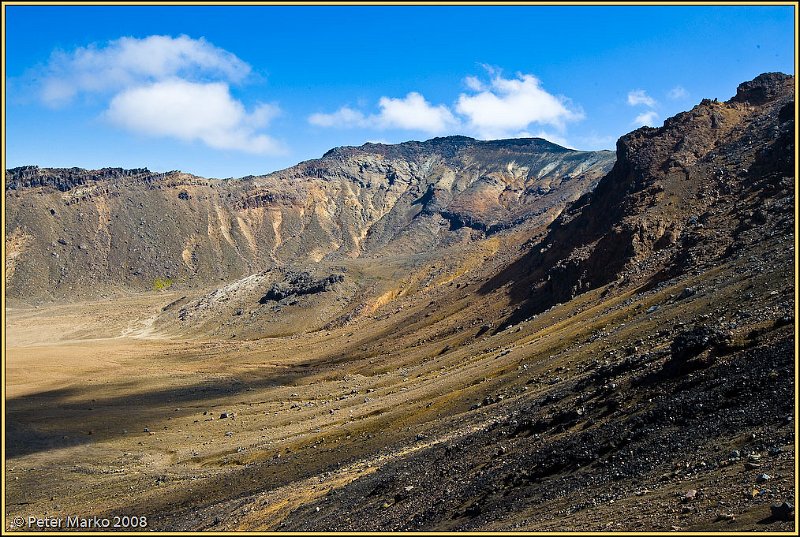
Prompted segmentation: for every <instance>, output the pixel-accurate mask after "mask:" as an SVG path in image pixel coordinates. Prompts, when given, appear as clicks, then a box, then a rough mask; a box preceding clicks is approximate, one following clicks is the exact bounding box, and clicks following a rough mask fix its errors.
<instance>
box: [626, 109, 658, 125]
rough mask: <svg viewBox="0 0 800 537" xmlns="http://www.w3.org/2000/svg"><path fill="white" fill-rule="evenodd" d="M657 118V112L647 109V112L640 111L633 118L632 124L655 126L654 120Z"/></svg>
mask: <svg viewBox="0 0 800 537" xmlns="http://www.w3.org/2000/svg"><path fill="white" fill-rule="evenodd" d="M657 119H658V114H657V113H656V112H655V110H648V111H647V112H642V113H641V114H639V115H638V116H636V118H635V119H634V120H633V122H632V124H633V125H637V126H639V127H641V126H642V125H647V126H648V127H653V126H655V122H656V120H657Z"/></svg>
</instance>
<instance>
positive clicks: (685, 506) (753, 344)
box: [6, 73, 797, 532]
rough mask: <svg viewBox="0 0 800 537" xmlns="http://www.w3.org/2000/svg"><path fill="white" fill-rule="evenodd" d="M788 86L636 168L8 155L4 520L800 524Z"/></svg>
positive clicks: (735, 101)
mask: <svg viewBox="0 0 800 537" xmlns="http://www.w3.org/2000/svg"><path fill="white" fill-rule="evenodd" d="M794 94H795V79H794V77H793V76H789V75H783V74H780V73H766V74H763V75H760V76H758V77H756V78H755V79H754V80H751V81H748V82H745V83H743V84H741V85H740V86H739V87H738V89H737V91H736V95H735V96H734V97H733V98H731V99H730V100H728V101H725V102H717V101H716V100H714V101H712V100H703V101H702V102H700V103H699V104H698V105H697V106H695V107H694V108H692V109H691V110H689V111H687V112H683V113H680V114H678V115H676V116H675V117H672V118H670V119H668V120H667V121H666V122H665V123H664V125H663V126H661V127H658V128H650V127H644V128H641V129H638V130H636V131H634V132H632V133H630V134H627V135H625V136H623V137H622V138H620V140H619V141H618V143H617V151H616V156H614V155H613V154H610V153H603V152H601V153H586V152H578V151H571V150H568V149H564V148H561V147H558V146H554V145H552V144H549V143H547V142H544V141H542V140H537V139H526V140H503V141H495V142H478V141H475V140H471V139H468V138H461V137H455V138H437V139H434V140H429V141H427V142H408V143H405V144H398V145H394V146H387V145H380V144H366V145H364V146H361V147H358V148H353V147H348V148H338V149H334V150H332V151H330V152H329V153H327V154H326V155H324V156H323V157H322V158H321V159H318V160H313V161H309V162H305V163H301V164H299V165H297V166H295V167H293V168H289V169H288V170H283V171H280V172H276V173H274V174H270V175H266V176H260V177H248V178H242V179H229V180H212V179H200V178H196V177H192V176H188V175H185V174H180V173H178V172H173V173H169V174H163V175H157V174H152V173H150V172H147V171H145V170H130V171H123V170H113V169H106V170H100V171H94V172H89V171H85V170H76V169H72V170H49V169H39V168H18V169H15V170H11V171H9V172H8V174H7V187H6V204H7V205H6V207H7V209H6V210H7V224H6V225H7V227H6V248H7V252H8V254H9V255H8V257H7V261H6V263H7V265H6V267H7V269H8V274H9V276H8V278H9V279H8V281H7V289H8V293H9V297H10V299H11V302H12V307H11V308H10V309H9V310H8V315H9V319H10V325H9V327H8V330H7V334H8V338H9V339H8V341H9V343H8V351H7V352H8V357H9V358H8V361H9V364H11V366H12V367H11V368H10V369H9V374H8V379H7V386H8V388H7V390H8V394H9V395H8V397H9V399H8V400H7V404H6V409H7V430H6V444H7V457H9V460H10V461H12V462H13V464H12V465H9V467H8V468H7V471H6V483H7V484H8V490H9V493H8V496H9V501H8V505H9V506H10V507H9V509H10V512H11V511H13V514H14V515H20V516H30V515H35V514H37V513H44V512H46V511H47V512H52V511H53V510H58V509H62V510H65V512H68V513H70V514H72V515H74V514H86V515H87V516H89V515H100V514H102V515H105V516H114V515H124V514H131V513H137V514H142V515H146V516H147V523H148V528H150V529H162V530H186V531H197V530H214V531H221V530H260V531H266V530H272V531H392V530H394V531H401V530H402V531H455V530H470V531H514V530H524V531H548V530H557V531H564V530H583V531H587V530H589V531H612V530H624V531H642V530H650V531H688V532H699V531H744V530H748V531H753V530H769V531H785V532H790V531H796V529H797V528H796V521H797V519H796V515H795V514H794V502H795V499H796V496H795V494H796V490H795V484H796V482H795V477H796V476H795V461H796V416H794V409H795V404H794V403H795V401H794V397H795V392H796V378H797V377H796V375H797V371H796V361H795V345H796V327H795V324H796V321H795V308H796V296H795V295H796V284H795V281H796V280H795V278H796V275H795V273H794V266H795V264H794V262H795V250H794V237H795V235H796V220H795V166H796V161H795V156H796V148H795V141H796V125H795V121H796V111H795V104H794V99H795V95H794ZM167 214H168V215H169V218H166V217H164V215H167ZM170 285H171V287H170ZM70 287H71V288H70ZM154 288H155V289H154ZM103 294H106V295H108V296H111V295H112V294H113V299H103V298H102V296H103ZM90 297H92V298H91V300H89V298H90ZM98 297H100V298H98ZM55 499H57V500H58V501H57V502H56V500H55ZM54 505H57V507H56V506H54Z"/></svg>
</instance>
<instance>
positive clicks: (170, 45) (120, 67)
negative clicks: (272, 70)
mask: <svg viewBox="0 0 800 537" xmlns="http://www.w3.org/2000/svg"><path fill="white" fill-rule="evenodd" d="M249 73H250V66H249V65H247V64H246V63H245V62H243V61H242V60H240V59H239V58H238V57H236V56H235V55H234V54H231V53H230V52H228V51H226V50H223V49H221V48H218V47H215V46H214V45H212V44H211V43H208V42H207V41H206V40H205V39H203V38H200V39H192V38H190V37H188V36H185V35H181V36H179V37H170V36H164V35H151V36H149V37H145V38H142V39H137V38H134V37H122V38H120V39H116V40H114V41H109V42H108V43H107V44H105V45H104V46H98V45H90V46H87V47H79V48H77V49H75V50H74V51H72V52H64V51H56V52H54V53H53V54H52V55H51V57H50V61H49V62H48V63H47V65H45V66H44V68H43V69H42V70H41V72H40V73H39V74H38V75H37V78H39V80H40V92H39V97H40V98H41V100H42V101H43V102H44V103H45V104H46V105H48V106H52V107H58V106H63V105H66V104H69V103H70V102H71V101H72V100H73V99H74V98H75V97H76V96H77V95H78V94H80V93H103V92H115V91H119V90H122V89H125V88H130V87H132V86H136V85H140V84H146V83H150V82H155V81H159V80H165V79H169V78H174V77H180V78H184V79H188V80H197V81H202V80H209V79H216V80H226V81H230V82H240V81H241V80H243V79H244V78H245V77H246V76H247V75H248V74H249Z"/></svg>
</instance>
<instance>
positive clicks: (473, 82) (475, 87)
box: [464, 76, 486, 91]
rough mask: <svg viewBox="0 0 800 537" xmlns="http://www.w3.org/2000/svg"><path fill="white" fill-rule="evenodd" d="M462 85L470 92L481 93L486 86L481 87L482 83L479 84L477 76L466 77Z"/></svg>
mask: <svg viewBox="0 0 800 537" xmlns="http://www.w3.org/2000/svg"><path fill="white" fill-rule="evenodd" d="M464 84H466V85H467V87H468V88H469V89H471V90H472V91H483V90H485V89H486V86H484V85H483V82H481V81H480V79H479V78H478V77H477V76H468V77H466V78H465V79H464Z"/></svg>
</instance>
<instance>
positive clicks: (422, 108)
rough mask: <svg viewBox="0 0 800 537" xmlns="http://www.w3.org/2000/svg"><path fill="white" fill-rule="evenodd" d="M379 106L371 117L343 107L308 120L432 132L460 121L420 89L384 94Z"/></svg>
mask: <svg viewBox="0 0 800 537" xmlns="http://www.w3.org/2000/svg"><path fill="white" fill-rule="evenodd" d="M378 106H379V107H380V112H379V113H378V114H373V115H370V116H366V115H364V114H363V113H362V112H360V111H358V110H354V109H353V108H350V107H348V106H343V107H342V108H340V109H339V110H337V111H336V112H334V113H332V114H321V113H320V114H312V115H311V116H309V118H308V122H309V123H311V124H312V125H317V126H319V127H340V128H352V127H361V128H373V129H404V130H418V131H423V132H427V133H431V134H437V133H443V132H447V131H448V130H451V129H455V128H457V127H458V123H459V122H458V120H457V119H456V118H455V116H454V115H453V113H452V112H450V110H449V109H448V108H447V107H446V106H444V105H439V106H433V105H431V104H430V103H429V102H428V101H426V100H425V98H424V97H423V96H422V95H420V94H419V93H417V92H411V93H409V94H408V95H406V96H405V97H404V98H402V99H393V98H390V97H381V98H380V100H379V101H378Z"/></svg>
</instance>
